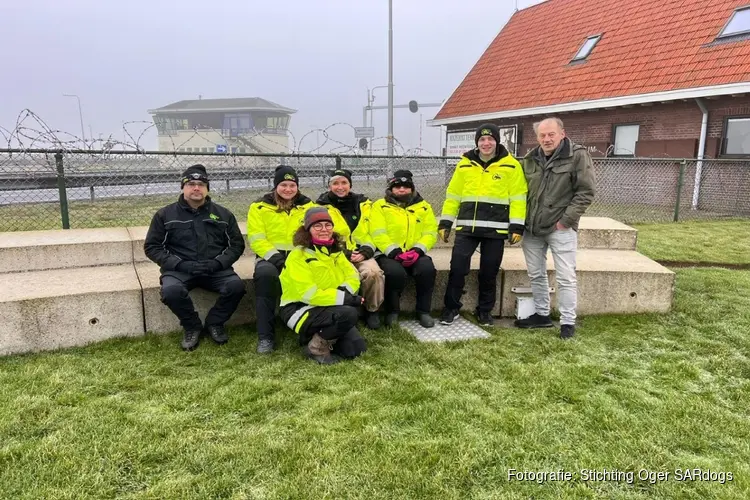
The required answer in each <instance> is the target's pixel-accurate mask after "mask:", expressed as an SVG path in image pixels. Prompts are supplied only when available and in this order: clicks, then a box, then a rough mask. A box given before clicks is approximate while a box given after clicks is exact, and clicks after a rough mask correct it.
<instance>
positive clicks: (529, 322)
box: [513, 313, 555, 328]
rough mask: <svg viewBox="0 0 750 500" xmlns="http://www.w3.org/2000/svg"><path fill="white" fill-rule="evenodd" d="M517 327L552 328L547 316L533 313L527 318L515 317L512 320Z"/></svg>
mask: <svg viewBox="0 0 750 500" xmlns="http://www.w3.org/2000/svg"><path fill="white" fill-rule="evenodd" d="M513 324H514V325H516V327H518V328H552V327H553V326H555V325H553V324H552V321H551V320H550V319H549V316H542V315H541V314H537V313H534V314H532V315H531V316H529V317H528V318H524V319H517V320H515V321H514V322H513Z"/></svg>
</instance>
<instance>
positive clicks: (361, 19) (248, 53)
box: [0, 0, 539, 153]
mask: <svg viewBox="0 0 750 500" xmlns="http://www.w3.org/2000/svg"><path fill="white" fill-rule="evenodd" d="M393 3H394V8H393V30H394V34H393V43H394V59H393V61H394V63H393V67H394V76H393V81H394V84H395V88H394V94H395V104H405V103H407V102H408V101H409V100H411V99H415V100H417V101H419V102H425V103H429V102H441V101H443V100H445V99H447V98H448V97H449V95H450V93H451V92H452V91H453V89H455V87H456V86H457V85H458V84H459V83H460V82H461V80H462V79H463V77H464V76H465V75H466V73H467V72H468V71H469V69H471V67H472V66H473V64H474V63H475V62H476V60H477V59H478V58H479V56H480V55H481V54H482V52H483V51H484V50H485V48H486V47H487V46H488V44H489V43H490V42H491V41H492V39H493V38H494V37H495V36H496V35H497V33H498V32H499V31H500V29H501V28H502V27H503V26H504V25H505V23H506V22H507V21H508V19H509V18H510V16H511V15H512V14H513V11H514V8H515V3H516V2H515V1H514V0H461V1H457V0H394V2H393ZM535 3H539V0H518V7H519V8H521V9H522V8H525V7H528V6H529V5H532V4H535ZM0 40H2V42H3V46H4V47H5V50H4V51H3V52H4V53H3V58H2V63H0V64H2V66H1V67H2V72H0V74H2V77H1V78H0V125H2V126H4V127H5V128H7V129H13V128H14V126H15V122H16V118H17V116H18V114H19V112H20V111H21V110H23V109H24V108H29V109H31V110H32V111H34V112H35V113H37V114H38V115H40V116H41V117H42V118H43V119H44V120H45V121H46V122H47V123H48V124H49V126H50V127H51V128H53V129H61V130H65V131H69V132H72V133H75V134H76V135H79V136H80V129H81V127H80V123H79V118H78V107H77V103H76V100H75V99H74V98H68V97H63V96H62V94H63V93H69V94H77V95H79V96H80V98H81V102H82V107H83V119H84V126H85V133H86V135H87V136H88V135H89V126H90V127H91V130H93V133H94V136H95V137H98V136H99V134H103V135H104V136H105V137H106V136H107V135H109V134H114V136H115V138H117V139H122V132H121V131H122V122H124V121H139V120H146V121H150V120H151V116H150V115H149V114H148V113H147V110H148V109H152V108H157V107H161V106H165V105H167V104H170V103H172V102H175V101H179V100H182V99H197V98H198V95H199V94H201V95H203V97H204V98H225V97H262V98H265V99H269V100H271V101H275V102H277V103H279V104H281V105H283V106H287V107H291V108H294V109H297V110H298V112H297V113H296V114H294V115H293V116H292V120H291V125H290V128H291V131H292V132H293V134H294V135H295V136H296V137H297V139H299V138H301V136H302V135H304V134H305V133H306V132H307V131H309V130H311V129H313V128H316V126H317V127H320V128H324V127H326V126H328V125H331V124H333V123H337V122H345V123H350V124H352V125H355V126H361V125H362V107H363V106H364V105H365V104H366V97H367V88H368V87H370V88H372V87H374V86H377V85H386V84H387V83H388V2H387V1H386V0H356V1H354V0H315V1H311V0H288V1H286V2H281V1H261V0H212V1H207V0H200V1H199V0H179V1H166V0H148V1H147V0H129V1H125V0H119V1H114V0H109V1H102V0H96V1H94V0H68V1H61V0H24V1H12V0H0ZM376 96H377V100H376V102H375V105H386V104H387V103H388V93H387V89H378V90H376ZM437 109H438V108H425V109H423V110H421V111H420V113H421V119H422V125H423V126H422V127H421V134H422V139H421V141H422V142H421V145H422V147H423V148H424V149H427V150H430V151H433V152H435V153H437V152H438V150H439V143H440V140H439V136H440V133H439V132H438V129H437V128H430V127H425V126H424V121H425V120H427V119H431V118H432V117H433V116H434V115H435V113H436V112H437ZM420 113H417V114H412V113H410V112H409V111H408V110H396V112H395V118H394V122H395V136H396V138H397V139H399V140H400V141H401V142H402V143H403V144H404V146H405V147H406V148H416V147H419V146H420ZM374 116H375V119H374V125H375V128H376V135H377V136H384V135H386V133H387V119H386V118H387V112H386V111H385V110H382V111H375V115H374ZM26 124H27V125H30V124H31V122H29V121H27V122H26ZM138 128H139V126H136V127H134V129H138ZM331 132H332V135H333V136H335V137H336V138H338V139H339V140H342V141H345V142H347V143H354V139H353V132H352V130H351V128H348V127H336V128H335V129H332V131H331ZM322 140H323V138H322V136H321V141H322ZM145 142H146V144H145V146H146V147H148V148H149V149H152V148H155V146H156V141H155V132H154V133H153V134H151V136H150V137H149V139H147V140H146V141H145ZM315 142H316V137H315V135H314V134H313V135H311V136H308V138H307V139H305V142H304V143H303V144H302V146H301V148H299V149H301V150H310V149H313V148H315V147H316V144H315ZM290 145H291V141H290Z"/></svg>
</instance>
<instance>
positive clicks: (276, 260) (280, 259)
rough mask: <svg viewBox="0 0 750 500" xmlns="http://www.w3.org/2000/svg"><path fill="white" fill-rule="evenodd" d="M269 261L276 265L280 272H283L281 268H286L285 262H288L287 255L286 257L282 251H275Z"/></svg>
mask: <svg viewBox="0 0 750 500" xmlns="http://www.w3.org/2000/svg"><path fill="white" fill-rule="evenodd" d="M268 262H270V263H271V264H273V265H274V266H276V269H278V270H279V272H281V270H282V269H284V263H285V262H286V257H284V254H282V253H275V254H273V255H272V256H271V257H270V258H269V259H268Z"/></svg>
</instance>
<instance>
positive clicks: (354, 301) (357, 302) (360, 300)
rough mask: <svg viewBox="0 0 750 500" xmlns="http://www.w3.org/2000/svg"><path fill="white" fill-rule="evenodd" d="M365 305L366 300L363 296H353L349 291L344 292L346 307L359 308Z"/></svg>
mask: <svg viewBox="0 0 750 500" xmlns="http://www.w3.org/2000/svg"><path fill="white" fill-rule="evenodd" d="M364 303H365V298H364V297H362V296H361V295H352V294H351V293H349V291H348V290H346V291H345V292H344V305H345V306H353V307H359V306H361V305H362V304H364Z"/></svg>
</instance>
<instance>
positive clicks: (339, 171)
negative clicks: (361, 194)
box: [328, 168, 352, 187]
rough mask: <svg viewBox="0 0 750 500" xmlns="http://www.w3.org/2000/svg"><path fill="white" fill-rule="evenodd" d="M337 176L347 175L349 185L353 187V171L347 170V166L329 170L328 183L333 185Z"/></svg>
mask: <svg viewBox="0 0 750 500" xmlns="http://www.w3.org/2000/svg"><path fill="white" fill-rule="evenodd" d="M336 177H345V178H346V180H348V181H349V187H351V185H352V171H351V170H347V169H345V168H337V169H336V170H331V171H330V172H328V185H329V186H330V185H331V182H332V181H333V180H334V179H335V178H336Z"/></svg>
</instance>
